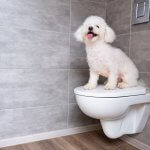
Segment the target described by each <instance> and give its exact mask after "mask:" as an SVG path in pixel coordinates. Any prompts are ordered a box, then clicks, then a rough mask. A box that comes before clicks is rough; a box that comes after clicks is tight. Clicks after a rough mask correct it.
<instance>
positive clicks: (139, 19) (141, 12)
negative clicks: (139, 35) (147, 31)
mask: <svg viewBox="0 0 150 150" xmlns="http://www.w3.org/2000/svg"><path fill="white" fill-rule="evenodd" d="M149 5H150V0H134V3H133V9H132V10H133V11H132V24H139V23H143V22H148V21H149V10H150V7H149Z"/></svg>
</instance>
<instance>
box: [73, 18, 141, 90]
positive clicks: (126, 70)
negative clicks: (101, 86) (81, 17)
mask: <svg viewBox="0 0 150 150" xmlns="http://www.w3.org/2000/svg"><path fill="white" fill-rule="evenodd" d="M74 35H75V38H76V39H77V41H80V42H83V43H85V46H86V52H87V61H88V65H89V68H90V78H89V81H88V83H87V84H86V85H85V86H84V88H85V89H88V90H90V89H94V88H96V86H97V82H98V79H99V75H102V76H104V77H107V78H108V80H107V83H106V84H105V89H106V90H112V89H115V88H116V87H117V86H118V87H119V88H127V87H132V86H136V85H137V84H138V77H139V72H138V70H137V68H136V66H135V64H134V63H133V62H132V60H131V59H130V58H129V57H128V56H127V55H126V54H125V53H124V52H123V51H122V50H120V49H118V48H115V47H112V46H111V45H110V44H109V43H112V42H113V41H114V40H115V37H116V36H115V33H114V31H113V30H112V28H110V27H109V26H108V25H107V23H106V22H105V20H104V19H103V18H101V17H98V16H90V17H88V18H87V19H86V20H85V21H84V23H83V24H82V25H81V26H80V27H79V28H78V29H77V31H76V32H75V34H74Z"/></svg>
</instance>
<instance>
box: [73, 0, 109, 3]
mask: <svg viewBox="0 0 150 150" xmlns="http://www.w3.org/2000/svg"><path fill="white" fill-rule="evenodd" d="M106 1H107V0H72V2H77V3H80V2H84V3H86V2H94V3H104V2H105V3H106Z"/></svg>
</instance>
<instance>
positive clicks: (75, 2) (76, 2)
mask: <svg viewBox="0 0 150 150" xmlns="http://www.w3.org/2000/svg"><path fill="white" fill-rule="evenodd" d="M72 3H79V2H78V1H75V2H72ZM83 3H94V4H102V3H105V4H106V0H104V1H103V2H102V1H100V2H95V1H87V2H85V1H84V2H83Z"/></svg>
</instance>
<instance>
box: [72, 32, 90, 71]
mask: <svg viewBox="0 0 150 150" xmlns="http://www.w3.org/2000/svg"><path fill="white" fill-rule="evenodd" d="M70 68H71V69H88V68H89V67H88V64H87V59H86V50H85V45H84V44H83V43H80V42H77V41H76V39H75V38H74V37H73V35H72V34H71V39H70Z"/></svg>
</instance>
